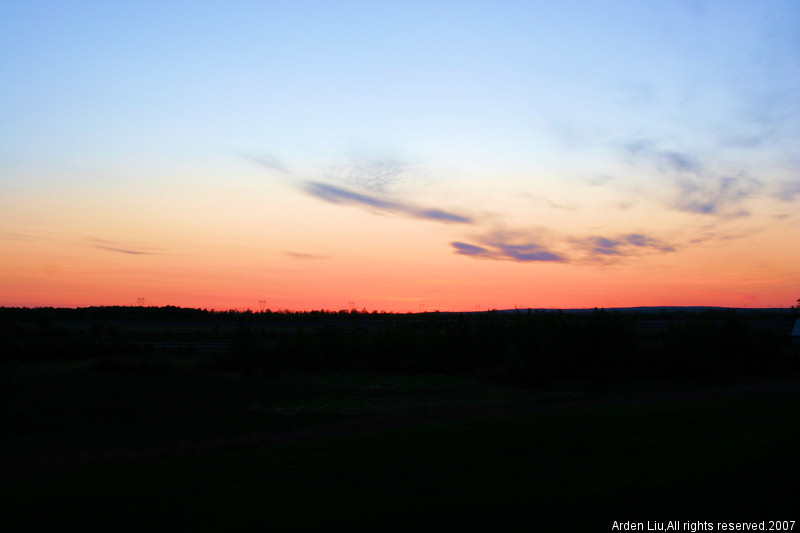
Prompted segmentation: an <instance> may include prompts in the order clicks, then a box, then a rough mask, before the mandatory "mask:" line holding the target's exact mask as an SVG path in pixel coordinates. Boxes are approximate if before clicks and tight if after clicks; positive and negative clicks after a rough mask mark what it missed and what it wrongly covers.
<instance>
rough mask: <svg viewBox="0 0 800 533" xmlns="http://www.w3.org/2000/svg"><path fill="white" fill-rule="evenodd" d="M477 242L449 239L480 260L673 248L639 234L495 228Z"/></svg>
mask: <svg viewBox="0 0 800 533" xmlns="http://www.w3.org/2000/svg"><path fill="white" fill-rule="evenodd" d="M476 240H477V242H478V244H472V243H468V242H462V241H454V242H451V243H450V245H451V246H452V247H453V248H454V249H455V253H457V254H459V255H465V256H468V257H475V258H479V259H495V260H505V261H518V262H542V261H544V262H559V263H567V262H576V263H611V262H616V261H619V260H621V259H622V258H625V257H630V256H635V255H641V254H645V253H669V252H675V251H676V247H675V246H673V245H671V244H668V243H666V242H664V241H662V240H661V239H657V238H655V237H650V236H648V235H645V234H642V233H627V234H622V235H617V236H614V237H603V236H598V235H594V236H590V237H581V238H577V237H563V236H561V237H559V236H557V235H555V234H554V233H552V232H549V231H547V230H545V229H538V230H535V231H531V232H514V231H495V232H492V233H489V234H487V235H483V236H480V237H477V238H476Z"/></svg>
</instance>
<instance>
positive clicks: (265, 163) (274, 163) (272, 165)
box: [245, 154, 290, 174]
mask: <svg viewBox="0 0 800 533" xmlns="http://www.w3.org/2000/svg"><path fill="white" fill-rule="evenodd" d="M245 157H246V158H247V159H250V160H251V161H255V162H256V163H258V164H259V165H261V166H262V167H265V168H267V169H269V170H274V171H277V172H280V173H281V174H290V172H289V170H288V169H287V168H286V165H284V164H283V162H282V161H281V160H280V159H278V158H277V157H275V156H272V155H269V154H261V155H257V156H256V155H247V156H245Z"/></svg>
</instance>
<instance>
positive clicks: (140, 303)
mask: <svg viewBox="0 0 800 533" xmlns="http://www.w3.org/2000/svg"><path fill="white" fill-rule="evenodd" d="M136 303H137V305H138V306H139V307H144V298H137V299H136Z"/></svg>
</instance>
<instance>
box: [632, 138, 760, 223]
mask: <svg viewBox="0 0 800 533" xmlns="http://www.w3.org/2000/svg"><path fill="white" fill-rule="evenodd" d="M622 149H623V153H624V154H625V155H626V156H627V158H628V160H629V161H630V162H632V163H634V164H645V165H648V166H651V167H653V168H655V169H656V170H657V171H658V172H660V173H661V174H663V175H665V176H667V177H669V178H670V179H671V180H672V182H673V184H674V186H675V190H676V195H675V197H674V198H673V199H672V200H671V201H670V202H669V203H668V204H669V206H670V207H672V208H673V209H677V210H678V211H684V212H688V213H695V214H700V215H720V216H724V217H728V218H735V217H741V216H747V215H749V213H748V211H747V210H746V209H743V208H741V207H739V205H740V204H741V203H742V202H744V201H745V200H747V199H748V198H750V197H752V196H753V195H754V194H755V193H756V192H757V191H759V190H760V189H761V187H762V183H761V182H760V181H759V180H757V179H755V178H752V177H750V176H748V175H747V174H746V173H745V172H744V171H740V172H738V173H736V174H735V175H721V174H719V173H717V172H714V171H712V170H709V169H708V168H707V166H706V165H703V164H702V163H701V162H700V161H699V159H698V158H697V157H695V156H694V155H692V154H688V153H684V152H680V151H676V150H664V149H661V148H659V147H658V145H657V143H655V142H654V141H652V140H650V139H638V140H635V141H632V142H629V143H627V144H625V145H624V146H623V147H622Z"/></svg>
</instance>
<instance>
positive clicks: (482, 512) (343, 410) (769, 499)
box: [0, 362, 800, 531]
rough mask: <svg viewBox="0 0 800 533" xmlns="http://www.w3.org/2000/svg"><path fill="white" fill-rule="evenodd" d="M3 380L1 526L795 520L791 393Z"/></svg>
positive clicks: (290, 380)
mask: <svg viewBox="0 0 800 533" xmlns="http://www.w3.org/2000/svg"><path fill="white" fill-rule="evenodd" d="M0 385H2V395H3V396H2V399H3V404H2V405H3V424H4V426H5V427H6V428H8V431H4V434H3V437H2V439H1V440H0V442H2V453H3V456H4V478H3V483H2V489H0V502H2V503H0V507H2V522H3V523H4V524H5V526H6V527H4V528H3V529H4V530H8V531H16V530H33V529H35V528H37V527H39V526H43V527H46V528H47V530H50V531H60V530H65V529H69V530H80V531H87V530H103V531H120V530H127V531H154V530H172V531H174V530H188V531H200V530H231V531H236V530H261V531H292V530H294V531H315V530H321V531H326V530H330V529H333V528H334V527H336V526H338V527H339V528H345V529H346V530H354V531H359V530H370V531H386V530H395V531H408V530H417V531H418V530H425V531H434V530H435V531H441V530H445V531H453V530H455V531H487V530H492V531H498V530H500V531H523V530H549V531H553V530H571V531H578V530H588V531H610V530H611V524H612V522H613V521H614V520H617V521H647V520H650V521H655V520H692V521H696V520H701V521H702V520H709V521H722V520H725V521H732V520H756V521H761V520H793V519H797V518H798V517H797V512H796V509H797V508H798V505H797V496H796V494H797V490H796V485H797V482H798V474H799V473H800V453H798V443H800V424H798V420H800V393H798V392H796V391H787V392H774V393H763V394H737V395H724V394H723V395H720V396H716V397H710V398H694V399H678V400H665V399H661V400H659V401H656V400H652V401H643V402H642V401H639V402H638V403H620V402H609V403H610V405H594V406H593V405H591V404H592V403H597V402H593V401H592V400H593V398H594V399H596V398H599V397H601V395H599V393H598V392H597V391H589V392H586V391H584V392H580V391H579V390H578V389H575V388H572V389H571V388H569V387H567V388H561V389H559V388H551V389H547V390H542V391H538V392H530V391H525V390H522V389H516V388H513V387H510V386H508V385H501V384H496V383H489V382H484V381H481V380H478V379H475V378H470V377H463V376H462V377H458V376H449V377H448V376H376V375H338V376H336V375H329V376H291V377H289V376H285V377H279V378H275V379H269V380H264V379H256V378H251V379H247V378H242V377H239V376H231V375H225V374H203V375H193V374H186V375H170V376H131V375H97V374H96V373H93V372H91V371H90V370H89V369H88V368H87V367H86V366H85V365H83V366H82V364H80V363H74V362H64V363H57V364H56V363H47V364H45V363H42V364H40V365H39V367H36V366H35V365H32V364H31V365H29V364H27V363H26V364H18V365H15V367H14V368H4V369H3V372H2V373H0ZM603 397H604V398H609V397H611V396H608V395H606V396H603ZM793 513H794V514H793Z"/></svg>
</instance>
